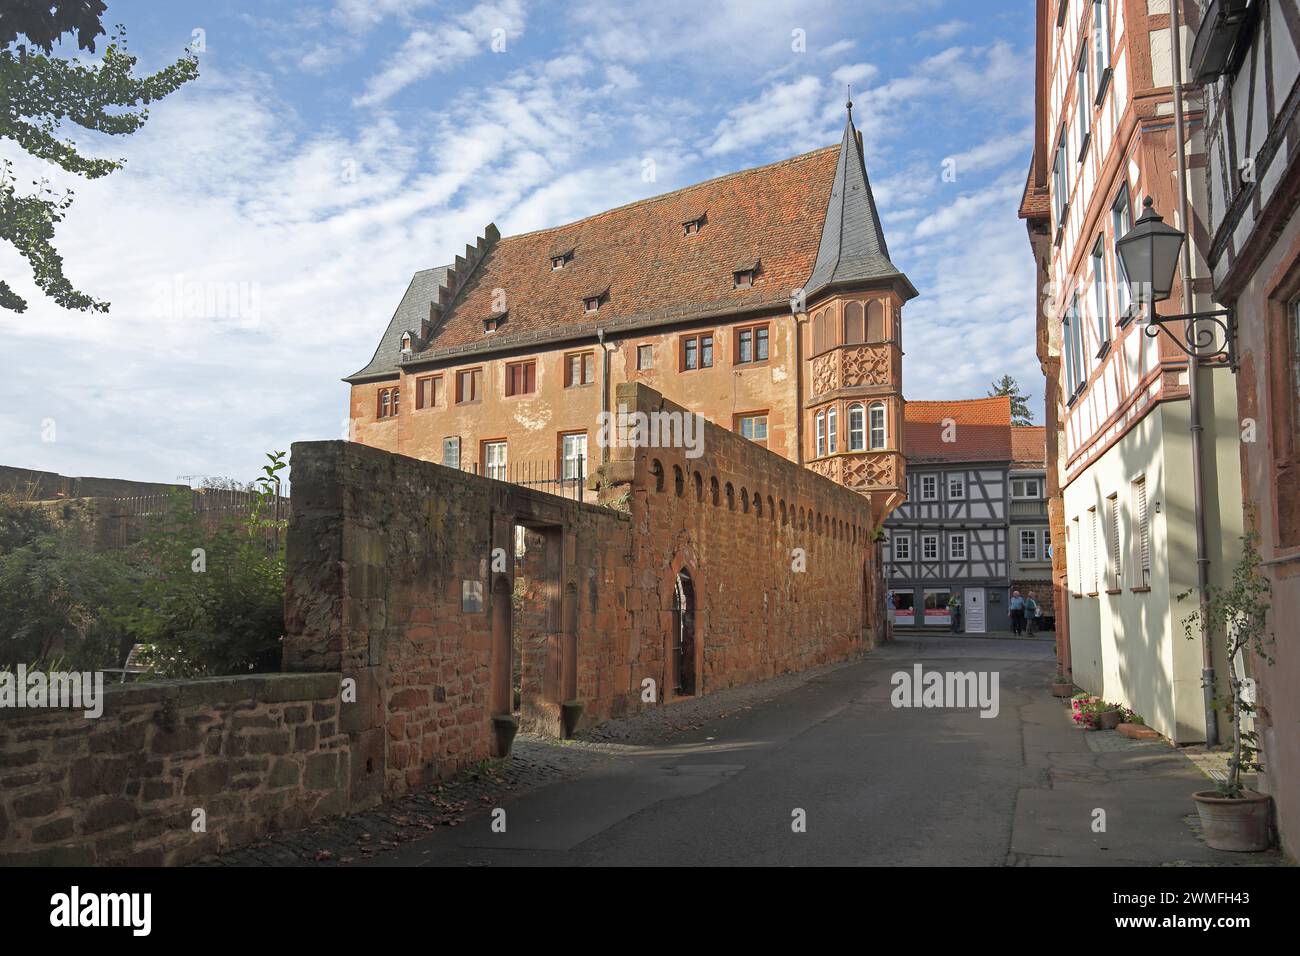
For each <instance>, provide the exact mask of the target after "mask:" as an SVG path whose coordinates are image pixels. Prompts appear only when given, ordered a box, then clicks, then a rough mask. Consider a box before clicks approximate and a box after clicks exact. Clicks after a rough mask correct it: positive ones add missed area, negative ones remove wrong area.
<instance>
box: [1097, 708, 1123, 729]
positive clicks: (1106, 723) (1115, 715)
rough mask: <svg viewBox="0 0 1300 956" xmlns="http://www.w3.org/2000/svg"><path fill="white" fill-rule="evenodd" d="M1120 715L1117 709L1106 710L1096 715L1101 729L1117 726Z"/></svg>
mask: <svg viewBox="0 0 1300 956" xmlns="http://www.w3.org/2000/svg"><path fill="white" fill-rule="evenodd" d="M1121 716H1122V715H1121V714H1120V712H1119V711H1118V710H1107V711H1103V712H1102V713H1101V714H1099V715H1098V716H1097V722H1098V723H1099V724H1101V729H1102V730H1114V729H1115V728H1116V727H1118V726H1119V719H1120V717H1121Z"/></svg>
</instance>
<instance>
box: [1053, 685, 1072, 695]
mask: <svg viewBox="0 0 1300 956" xmlns="http://www.w3.org/2000/svg"><path fill="white" fill-rule="evenodd" d="M1052 696H1053V697H1073V696H1074V685H1073V684H1053V685H1052Z"/></svg>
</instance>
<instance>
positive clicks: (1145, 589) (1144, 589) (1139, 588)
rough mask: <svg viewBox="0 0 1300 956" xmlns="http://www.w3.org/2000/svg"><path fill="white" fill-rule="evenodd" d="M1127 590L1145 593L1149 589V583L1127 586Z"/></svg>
mask: <svg viewBox="0 0 1300 956" xmlns="http://www.w3.org/2000/svg"><path fill="white" fill-rule="evenodd" d="M1129 590H1130V591H1132V592H1133V593H1134V594H1147V593H1149V592H1150V591H1151V585H1149V584H1144V585H1142V586H1141V587H1137V588H1129Z"/></svg>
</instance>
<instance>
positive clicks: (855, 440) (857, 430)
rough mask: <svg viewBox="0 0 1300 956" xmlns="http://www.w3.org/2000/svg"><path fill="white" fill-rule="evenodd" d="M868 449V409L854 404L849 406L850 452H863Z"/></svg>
mask: <svg viewBox="0 0 1300 956" xmlns="http://www.w3.org/2000/svg"><path fill="white" fill-rule="evenodd" d="M866 447H867V413H866V409H865V408H863V407H862V406H861V405H859V404H858V403H857V402H854V403H853V404H852V405H850V406H849V451H863V450H865V449H866Z"/></svg>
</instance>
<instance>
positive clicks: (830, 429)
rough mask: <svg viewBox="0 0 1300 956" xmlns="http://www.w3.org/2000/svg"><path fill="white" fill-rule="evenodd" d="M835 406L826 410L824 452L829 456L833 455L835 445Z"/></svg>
mask: <svg viewBox="0 0 1300 956" xmlns="http://www.w3.org/2000/svg"><path fill="white" fill-rule="evenodd" d="M835 418H836V414H835V406H834V405H832V406H831V407H830V408H828V409H826V450H827V451H828V452H829V453H830V454H832V455H833V454H835V451H836V449H837V444H836V441H835Z"/></svg>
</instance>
